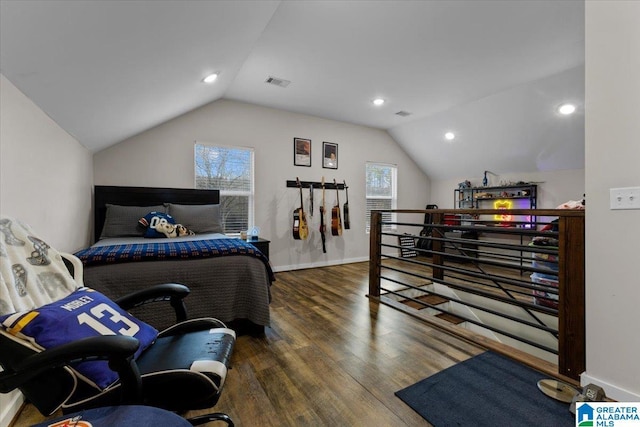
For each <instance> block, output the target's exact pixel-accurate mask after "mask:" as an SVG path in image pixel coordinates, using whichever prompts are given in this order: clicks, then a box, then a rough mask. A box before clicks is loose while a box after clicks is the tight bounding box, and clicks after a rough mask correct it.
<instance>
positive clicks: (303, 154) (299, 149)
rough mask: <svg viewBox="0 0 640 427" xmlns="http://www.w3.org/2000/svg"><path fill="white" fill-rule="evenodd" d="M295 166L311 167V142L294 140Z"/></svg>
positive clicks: (299, 139)
mask: <svg viewBox="0 0 640 427" xmlns="http://www.w3.org/2000/svg"><path fill="white" fill-rule="evenodd" d="M293 164H294V166H311V140H310V139H304V138H293Z"/></svg>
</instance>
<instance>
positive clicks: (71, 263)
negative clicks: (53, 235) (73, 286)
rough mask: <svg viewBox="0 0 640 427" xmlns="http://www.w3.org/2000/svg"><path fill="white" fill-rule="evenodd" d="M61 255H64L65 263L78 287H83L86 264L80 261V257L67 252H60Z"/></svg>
mask: <svg viewBox="0 0 640 427" xmlns="http://www.w3.org/2000/svg"><path fill="white" fill-rule="evenodd" d="M60 256H61V257H62V261H64V263H65V265H66V266H67V269H68V270H69V273H71V275H72V276H73V278H74V279H75V281H76V283H77V284H78V287H79V288H81V287H83V286H84V281H83V277H84V265H83V264H82V261H80V258H78V257H77V256H75V255H73V254H70V253H67V252H60ZM69 267H71V268H69Z"/></svg>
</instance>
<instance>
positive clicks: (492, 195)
mask: <svg viewBox="0 0 640 427" xmlns="http://www.w3.org/2000/svg"><path fill="white" fill-rule="evenodd" d="M453 197H454V206H455V207H456V209H481V208H486V209H492V208H493V206H490V205H488V203H486V202H494V203H495V201H496V200H514V199H524V200H528V201H529V203H528V206H520V208H521V209H536V205H537V197H538V186H537V185H536V184H521V185H505V186H498V187H470V188H456V189H455V190H454V193H453ZM485 204H486V206H483V205H485Z"/></svg>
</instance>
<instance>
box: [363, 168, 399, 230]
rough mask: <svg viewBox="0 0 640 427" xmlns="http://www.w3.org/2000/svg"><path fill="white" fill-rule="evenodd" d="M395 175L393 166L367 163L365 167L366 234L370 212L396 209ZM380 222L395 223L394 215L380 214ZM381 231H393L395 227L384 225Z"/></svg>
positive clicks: (369, 225) (395, 171) (388, 213)
mask: <svg viewBox="0 0 640 427" xmlns="http://www.w3.org/2000/svg"><path fill="white" fill-rule="evenodd" d="M397 173H398V168H397V167H396V166H395V165H390V164H385V163H367V166H366V187H367V188H366V192H367V195H366V198H367V213H366V214H367V233H368V232H369V230H370V229H371V211H372V210H378V209H396V205H397V200H398V199H397V182H396V181H397ZM382 221H390V222H395V221H396V214H394V213H391V212H386V213H383V214H382ZM382 229H383V230H395V229H396V225H395V224H393V225H384V224H383V226H382Z"/></svg>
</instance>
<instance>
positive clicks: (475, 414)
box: [395, 351, 575, 427]
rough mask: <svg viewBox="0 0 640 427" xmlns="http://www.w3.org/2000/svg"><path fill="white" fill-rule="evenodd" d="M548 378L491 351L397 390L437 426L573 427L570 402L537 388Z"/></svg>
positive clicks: (407, 402) (403, 398) (403, 399)
mask: <svg viewBox="0 0 640 427" xmlns="http://www.w3.org/2000/svg"><path fill="white" fill-rule="evenodd" d="M544 378H548V376H547V375H544V374H541V373H540V372H537V371H535V370H533V369H530V368H528V367H526V366H524V365H521V364H519V363H517V362H514V361H512V360H510V359H507V358H506V357H503V356H500V355H498V354H496V353H492V352H489V351H487V352H485V353H482V354H480V355H478V356H475V357H472V358H471V359H468V360H465V361H464V362H461V363H458V364H457V365H455V366H452V367H450V368H448V369H445V370H444V371H442V372H439V373H437V374H435V375H432V376H430V377H429V378H426V379H424V380H422V381H420V382H418V383H416V384H414V385H412V386H409V387H407V388H405V389H403V390H400V391H397V392H396V393H395V394H396V396H398V397H399V398H400V399H402V401H403V402H404V403H406V404H407V405H409V406H410V407H411V408H412V409H413V410H414V411H416V412H417V413H418V414H420V415H421V416H422V418H424V419H425V420H427V421H429V422H430V423H431V424H433V425H434V426H436V427H448V426H549V427H563V426H567V427H570V426H574V425H575V420H574V418H573V415H572V414H571V413H570V412H569V404H568V403H563V402H559V401H557V400H555V399H552V398H550V397H548V396H546V395H545V394H543V393H542V392H541V391H540V390H539V389H538V386H537V383H538V380H541V379H544Z"/></svg>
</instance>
